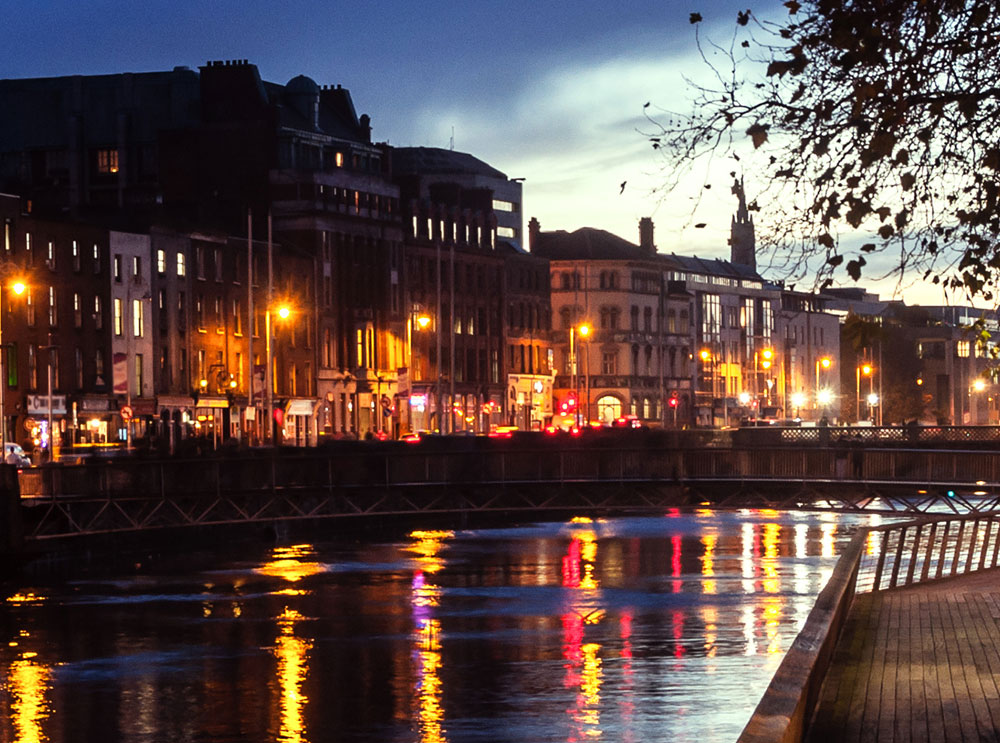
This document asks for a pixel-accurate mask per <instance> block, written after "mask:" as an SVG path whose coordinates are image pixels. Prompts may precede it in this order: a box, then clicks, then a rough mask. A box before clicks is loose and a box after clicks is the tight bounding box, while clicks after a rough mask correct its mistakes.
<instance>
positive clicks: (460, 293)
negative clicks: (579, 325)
mask: <svg viewBox="0 0 1000 743" xmlns="http://www.w3.org/2000/svg"><path fill="white" fill-rule="evenodd" d="M392 170H393V177H394V179H395V182H396V183H397V184H398V186H399V189H400V201H401V212H402V215H403V223H404V226H405V231H406V233H405V237H404V244H405V251H406V258H405V264H406V272H405V282H406V291H407V297H408V304H409V306H408V312H409V313H410V316H411V327H413V328H414V329H413V330H411V332H410V339H411V345H412V350H413V354H412V359H413V364H412V368H410V369H408V370H407V377H408V384H409V387H410V394H409V396H408V398H407V399H405V400H403V401H402V404H403V405H404V407H405V411H404V417H403V420H404V427H408V428H410V429H412V430H422V429H428V430H444V431H459V430H474V431H488V430H490V428H491V427H492V426H496V425H499V424H502V423H519V424H521V425H524V426H525V427H527V426H530V425H532V421H538V422H540V421H541V420H542V417H543V414H544V411H545V410H547V409H548V408H549V407H550V406H551V403H548V405H546V404H545V403H544V402H543V401H542V398H543V397H546V396H547V397H548V399H549V400H551V385H552V378H551V373H550V370H549V366H550V364H549V356H550V351H549V345H548V317H549V303H548V282H547V277H548V264H547V262H545V261H544V260H541V259H538V258H533V257H531V256H528V255H525V254H524V252H523V251H522V250H521V248H520V246H519V244H518V242H517V238H518V237H519V233H520V231H519V228H518V227H517V226H516V223H517V221H518V220H519V218H520V217H519V215H520V214H521V184H520V183H519V182H516V181H512V180H510V179H508V178H507V176H506V175H504V174H503V173H502V172H500V171H499V170H496V169H495V168H493V167H491V166H489V165H487V164H486V163H484V162H482V161H481V160H479V159H477V158H475V157H473V156H471V155H469V154H466V153H462V152H454V151H451V150H441V149H435V148H427V147H415V148H412V147H403V148H395V149H393V150H392ZM419 316H423V317H427V318H430V321H431V322H430V325H429V326H428V327H427V328H426V329H425V330H419V329H416V328H417V326H416V325H414V324H413V319H414V318H417V317H419ZM536 383H537V384H536ZM537 385H541V386H542V391H541V392H537V393H535V403H534V406H532V401H531V398H530V397H529V398H527V402H525V399H526V398H525V397H524V393H525V392H526V391H531V390H535V389H536V387H537ZM532 407H534V411H532ZM525 409H527V411H528V412H527V414H524V410H525ZM439 410H441V411H444V414H443V415H439V414H438V411H439Z"/></svg>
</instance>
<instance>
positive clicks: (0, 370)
mask: <svg viewBox="0 0 1000 743" xmlns="http://www.w3.org/2000/svg"><path fill="white" fill-rule="evenodd" d="M27 289H28V287H27V285H26V284H25V283H24V282H23V281H14V282H13V283H11V284H10V290H11V291H12V292H14V294H16V295H17V296H21V295H22V294H24V292H25V291H27ZM3 290H4V285H3V284H2V283H0V385H3V386H2V387H0V446H2V447H3V453H2V454H0V458H5V457H6V456H7V416H6V414H5V413H4V408H3V402H4V397H5V394H6V392H7V382H6V379H7V377H6V373H5V371H4V361H5V360H6V358H7V348H6V347H5V346H4V345H3V313H4V308H3ZM49 394H50V395H51V394H52V391H51V390H49ZM50 407H51V406H50ZM51 436H52V433H51V431H50V432H49V437H50V440H51Z"/></svg>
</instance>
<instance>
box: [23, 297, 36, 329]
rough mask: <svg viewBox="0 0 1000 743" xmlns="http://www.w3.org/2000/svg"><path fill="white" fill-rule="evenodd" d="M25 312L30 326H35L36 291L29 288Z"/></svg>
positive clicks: (25, 300)
mask: <svg viewBox="0 0 1000 743" xmlns="http://www.w3.org/2000/svg"><path fill="white" fill-rule="evenodd" d="M24 307H25V314H26V315H27V319H28V327H31V328H33V327H35V292H34V291H32V290H31V288H29V289H28V290H27V291H26V292H25V297H24Z"/></svg>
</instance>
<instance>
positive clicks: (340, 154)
mask: <svg viewBox="0 0 1000 743" xmlns="http://www.w3.org/2000/svg"><path fill="white" fill-rule="evenodd" d="M334 162H336V163H337V167H338V168H342V167H344V153H343V152H338V153H337V154H336V155H334Z"/></svg>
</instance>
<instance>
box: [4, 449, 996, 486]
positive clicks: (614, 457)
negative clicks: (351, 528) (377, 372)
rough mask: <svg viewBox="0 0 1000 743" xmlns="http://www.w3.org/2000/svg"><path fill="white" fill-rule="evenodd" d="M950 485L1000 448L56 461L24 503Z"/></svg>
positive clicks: (976, 482)
mask: <svg viewBox="0 0 1000 743" xmlns="http://www.w3.org/2000/svg"><path fill="white" fill-rule="evenodd" d="M714 480H719V481H725V480H732V481H741V480H746V481H751V480H761V481H788V482H792V483H794V482H820V481H823V482H839V481H844V482H851V481H855V480H864V481H868V482H884V483H914V484H917V485H919V484H920V483H927V484H932V483H937V484H941V483H947V484H953V485H956V486H958V485H961V486H965V487H966V488H967V489H969V490H971V489H974V488H978V487H980V486H982V487H991V488H996V487H1000V452H996V451H965V450H925V449H880V448H865V447H863V446H828V447H808V446H799V447H785V448H776V449H768V448H754V447H747V448H728V449H724V448H709V447H701V448H690V449H681V448H661V447H653V446H639V447H627V446H615V447H595V446H586V445H572V446H559V447H555V446H545V447H535V448H528V447H511V446H506V447H504V446H498V447H495V448H485V447H477V448H472V449H469V450H466V451H451V450H441V451H425V450H421V449H420V448H419V447H394V448H391V449H383V448H379V447H372V448H365V447H364V446H360V447H354V448H352V449H350V450H347V451H337V450H323V449H294V450H283V451H280V452H257V453H254V454H251V455H245V456H225V457H205V458H201V459H198V460H179V459H167V460H149V459H119V460H112V461H103V462H102V461H98V462H89V463H86V464H78V465H61V464H59V465H45V466H42V467H33V468H29V469H25V470H24V471H23V472H22V473H21V476H20V486H21V494H22V497H24V498H29V499H30V498H51V497H105V496H112V495H115V496H122V495H125V494H130V493H132V494H140V495H142V496H143V497H149V496H152V495H166V494H171V495H173V494H184V493H188V494H192V495H193V494H212V493H215V494H223V493H232V492H263V491H267V492H275V491H288V492H293V491H295V490H309V489H312V490H315V489H324V490H335V489H360V488H368V489H370V488H401V487H419V486H433V485H444V484H448V485H470V486H474V485H515V484H520V483H538V484H545V483H552V484H560V485H561V484H567V483H581V482H592V483H601V482H608V483H627V482H668V483H696V482H699V481H714Z"/></svg>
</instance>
